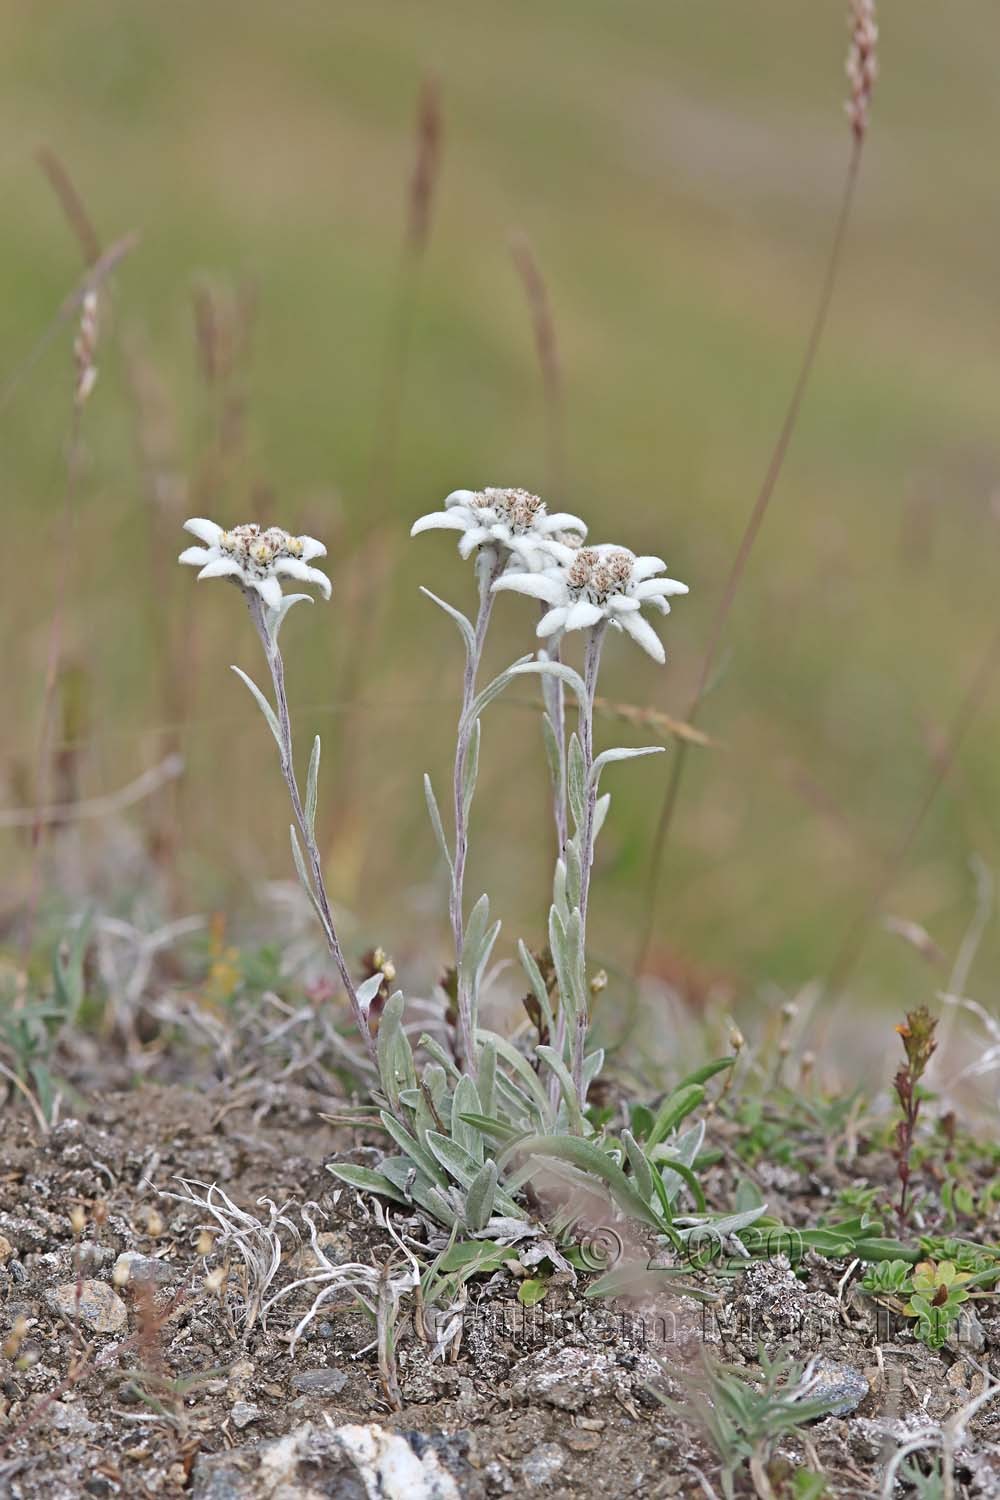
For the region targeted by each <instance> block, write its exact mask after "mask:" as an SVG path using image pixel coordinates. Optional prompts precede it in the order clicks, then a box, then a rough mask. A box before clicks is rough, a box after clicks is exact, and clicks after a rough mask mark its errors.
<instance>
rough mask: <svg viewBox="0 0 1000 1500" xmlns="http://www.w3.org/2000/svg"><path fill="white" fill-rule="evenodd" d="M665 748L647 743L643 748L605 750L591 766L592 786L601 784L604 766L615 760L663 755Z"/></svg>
mask: <svg viewBox="0 0 1000 1500" xmlns="http://www.w3.org/2000/svg"><path fill="white" fill-rule="evenodd" d="M665 748H666V747H665V746H663V745H646V746H644V748H643V749H641V750H605V751H604V752H603V753H602V754H601V755H599V756H598V757H597V759H596V760H595V761H594V764H593V765H592V766H591V768H590V784H591V786H592V787H596V786H597V785H599V783H600V780H601V772H602V771H603V770H604V767H605V766H610V765H611V764H613V762H614V761H617V760H637V759H638V758H639V756H640V755H662V754H663V752H664V749H665Z"/></svg>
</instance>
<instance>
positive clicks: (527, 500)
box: [410, 489, 587, 571]
mask: <svg viewBox="0 0 1000 1500" xmlns="http://www.w3.org/2000/svg"><path fill="white" fill-rule="evenodd" d="M421 531H460V532H461V533H462V535H461V536H460V537H459V540H458V550H459V552H460V553H461V555H462V556H463V557H471V555H472V554H473V552H475V551H476V550H477V548H490V549H492V550H493V551H494V552H498V551H501V550H502V551H504V552H506V554H507V555H508V556H509V557H510V559H511V560H512V562H514V563H517V564H519V565H520V566H522V567H524V568H527V569H528V570H529V571H537V570H538V569H540V568H543V567H547V566H549V565H550V564H551V563H552V561H553V554H552V553H551V551H550V546H551V544H552V543H553V542H554V541H555V542H556V543H557V545H562V546H563V547H570V548H571V547H572V546H573V545H574V544H576V545H579V543H581V542H582V541H583V539H584V537H585V536H586V535H587V528H586V526H585V525H584V523H583V522H582V521H581V520H580V518H579V516H571V515H569V514H568V513H567V512H565V511H559V512H557V513H556V514H555V515H549V513H548V510H547V509H546V505H545V501H544V500H542V499H540V497H539V496H538V495H532V494H531V493H530V491H529V490H519V489H510V490H503V489H485V490H452V492H451V494H450V495H448V496H447V497H446V499H445V502H444V510H435V511H431V513H430V514H429V515H426V516H421V517H420V519H419V521H415V522H414V523H413V526H412V527H411V529H410V535H411V536H417V535H418V534H419V533H420V532H421Z"/></svg>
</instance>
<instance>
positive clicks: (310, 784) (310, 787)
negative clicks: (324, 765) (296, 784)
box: [306, 735, 320, 838]
mask: <svg viewBox="0 0 1000 1500" xmlns="http://www.w3.org/2000/svg"><path fill="white" fill-rule="evenodd" d="M319 751H320V745H319V735H317V736H316V738H315V739H314V740H313V747H312V755H310V757H309V775H308V778H307V780H306V828H307V829H308V830H309V836H310V838H311V837H312V835H313V834H314V832H315V829H316V803H317V802H318V800H319Z"/></svg>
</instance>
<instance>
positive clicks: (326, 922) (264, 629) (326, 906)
mask: <svg viewBox="0 0 1000 1500" xmlns="http://www.w3.org/2000/svg"><path fill="white" fill-rule="evenodd" d="M245 594H246V600H247V607H248V608H249V610H250V616H251V618H252V620H253V622H254V625H255V626H256V627H257V634H258V635H259V636H260V639H261V644H262V646H263V647H264V655H265V656H266V658H267V665H268V669H269V671H270V673H271V681H272V683H273V685H274V702H275V708H276V710H277V718H278V728H279V731H280V741H279V746H278V748H279V753H280V759H281V774H282V775H283V776H284V778H285V785H286V786H287V787H288V795H289V797H290V798H291V802H292V812H293V813H294V815H295V822H296V825H297V827H298V830H299V834H300V835H301V838H302V842H303V845H304V847H305V853H306V859H307V861H308V865H309V871H310V874H311V876H312V882H313V889H314V894H315V897H316V903H317V906H318V909H319V918H320V922H321V923H322V927H323V935H324V937H325V938H326V942H327V947H328V948H329V950H330V955H331V957H332V959H333V961H334V963H335V964H336V966H337V972H338V973H339V974H340V978H341V981H342V983H343V986H344V989H345V990H346V991H347V998H348V1000H349V1001H350V1005H351V1011H352V1013H353V1015H354V1020H355V1023H356V1025H357V1028H358V1030H359V1032H360V1033H361V1039H362V1041H363V1042H364V1044H365V1047H366V1048H367V1051H368V1055H369V1057H370V1058H371V1060H372V1062H373V1063H374V1064H375V1066H376V1068H377V1066H378V1055H377V1052H376V1048H375V1042H374V1039H373V1037H372V1034H371V1031H370V1030H369V1027H368V1021H367V1018H366V1016H365V1014H364V1012H363V1011H362V1009H361V1005H360V1003H359V1001H358V992H357V990H356V989H355V986H354V980H353V979H352V978H351V973H350V970H349V969H348V967H347V961H346V959H345V958H344V951H343V949H342V948H341V946H340V939H339V938H338V937H337V930H336V928H335V926H334V922H333V912H332V911H331V908H330V898H329V896H328V895H327V891H326V881H325V880H324V878H323V860H322V857H321V855H320V852H319V847H318V845H317V843H316V836H315V834H314V833H313V831H312V829H311V828H310V827H309V821H308V819H307V818H306V814H305V809H304V807H303V805H302V798H301V796H300V795H299V786H298V781H297V780H296V776H295V760H294V756H293V752H292V725H291V718H290V716H289V712H288V697H287V694H286V692H285V663H284V661H283V659H282V655H281V650H280V648H279V646H278V642H277V639H276V637H275V636H274V635H273V634H272V632H271V631H270V630H269V629H268V625H267V616H266V613H265V609H264V601H263V600H262V599H261V597H260V595H259V594H258V593H257V591H256V590H255V589H247V590H245Z"/></svg>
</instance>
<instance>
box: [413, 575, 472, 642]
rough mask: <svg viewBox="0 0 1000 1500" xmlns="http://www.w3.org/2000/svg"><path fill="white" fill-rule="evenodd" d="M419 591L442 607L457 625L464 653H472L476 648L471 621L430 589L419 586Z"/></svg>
mask: <svg viewBox="0 0 1000 1500" xmlns="http://www.w3.org/2000/svg"><path fill="white" fill-rule="evenodd" d="M420 592H421V593H422V594H424V595H426V597H427V598H428V599H430V600H431V602H432V603H433V604H436V605H437V607H438V609H443V610H444V612H445V614H446V615H447V616H448V617H449V619H452V620H454V622H455V624H456V625H457V626H458V629H459V633H460V635H461V637H462V640H463V642H464V643H465V650H466V654H467V655H468V656H472V655H474V654H475V650H476V632H475V631H474V630H473V628H472V623H471V621H469V620H467V619H466V617H465V615H463V614H462V611H461V610H460V609H456V608H455V606H454V605H453V604H448V603H447V601H446V600H444V599H439V598H438V596H437V594H432V593H431V591H430V589H425V588H423V587H421V590H420Z"/></svg>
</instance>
